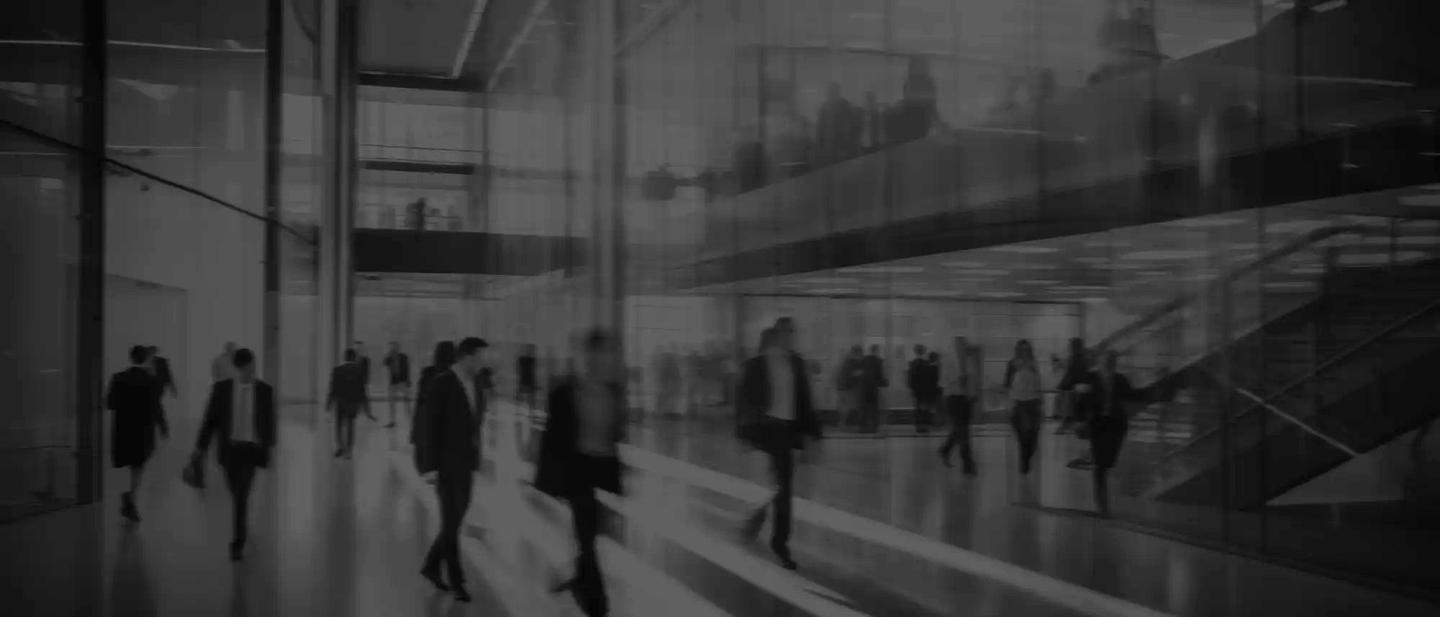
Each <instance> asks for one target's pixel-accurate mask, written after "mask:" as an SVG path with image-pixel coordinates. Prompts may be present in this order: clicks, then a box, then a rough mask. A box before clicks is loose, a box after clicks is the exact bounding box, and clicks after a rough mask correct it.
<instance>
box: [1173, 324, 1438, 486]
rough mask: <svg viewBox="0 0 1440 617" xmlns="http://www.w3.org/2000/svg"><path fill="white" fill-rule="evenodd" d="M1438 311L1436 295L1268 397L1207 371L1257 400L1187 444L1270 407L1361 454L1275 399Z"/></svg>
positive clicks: (1353, 453) (1342, 448)
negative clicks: (1287, 410) (1279, 404)
mask: <svg viewBox="0 0 1440 617" xmlns="http://www.w3.org/2000/svg"><path fill="white" fill-rule="evenodd" d="M1437 311H1440V299H1436V300H1434V301H1431V302H1430V303H1429V304H1427V305H1425V307H1424V308H1422V309H1420V310H1417V311H1415V312H1413V313H1410V314H1409V315H1406V316H1405V317H1402V318H1400V319H1398V320H1396V321H1395V322H1393V323H1391V324H1390V325H1388V326H1385V327H1384V328H1381V329H1380V330H1378V331H1376V332H1375V333H1373V334H1371V335H1369V336H1367V337H1365V339H1363V340H1361V341H1359V342H1357V343H1355V344H1353V345H1350V346H1349V347H1346V348H1345V349H1344V350H1342V351H1340V352H1339V353H1337V354H1335V355H1333V356H1331V357H1330V358H1329V359H1327V360H1326V361H1324V362H1322V363H1320V364H1319V365H1317V366H1316V367H1315V368H1314V369H1312V370H1311V371H1309V372H1307V373H1306V374H1305V375H1304V376H1302V377H1299V378H1297V379H1294V380H1292V381H1291V382H1290V383H1287V384H1285V385H1284V386H1283V387H1281V388H1279V389H1278V390H1276V391H1275V392H1273V393H1272V394H1270V395H1269V396H1268V397H1261V396H1259V395H1256V394H1254V393H1253V392H1250V391H1249V390H1246V389H1245V388H1241V387H1239V386H1235V385H1233V384H1231V383H1230V382H1229V380H1228V379H1225V378H1224V377H1222V376H1220V375H1215V374H1214V373H1213V372H1210V371H1206V374H1207V375H1209V376H1210V377H1212V378H1214V379H1216V380H1217V381H1219V382H1220V383H1221V384H1222V385H1224V386H1226V387H1228V388H1230V389H1232V390H1234V391H1236V392H1237V393H1239V394H1240V395H1241V396H1244V397H1245V398H1248V399H1250V400H1251V401H1253V402H1254V403H1255V404H1254V405H1251V406H1249V407H1246V408H1245V409H1244V410H1243V411H1241V412H1240V413H1238V414H1235V416H1233V417H1232V418H1230V419H1229V420H1228V421H1226V422H1221V423H1220V424H1219V425H1217V426H1214V427H1211V428H1210V429H1208V430H1206V431H1203V432H1201V433H1200V434H1198V435H1195V436H1194V437H1192V438H1191V439H1190V441H1189V443H1188V444H1186V445H1187V446H1188V445H1189V444H1194V443H1198V442H1200V441H1202V440H1204V439H1207V438H1209V437H1210V436H1211V435H1214V434H1215V433H1217V432H1219V431H1220V430H1221V429H1222V428H1224V427H1225V426H1227V425H1229V424H1233V423H1235V422H1238V421H1239V420H1240V419H1241V418H1244V417H1245V416H1248V415H1250V414H1252V413H1254V412H1256V411H1257V410H1261V409H1264V410H1266V411H1270V412H1271V413H1274V414H1275V415H1276V416H1278V417H1280V418H1281V419H1283V420H1285V421H1287V422H1290V423H1292V424H1295V425H1296V426H1299V427H1300V429H1301V430H1304V431H1306V432H1308V433H1311V434H1312V435H1315V436H1316V437H1318V438H1319V439H1321V440H1322V441H1324V442H1326V443H1328V444H1330V445H1332V446H1335V448H1336V449H1338V450H1340V451H1341V452H1344V453H1346V454H1348V455H1350V456H1351V457H1355V456H1358V453H1357V452H1356V450H1355V449H1353V448H1351V447H1349V446H1347V445H1345V444H1344V443H1342V442H1340V441H1339V440H1338V439H1335V438H1334V437H1331V436H1329V435H1325V434H1324V433H1322V432H1320V431H1319V429H1316V428H1314V427H1313V426H1311V425H1310V424H1308V423H1306V422H1304V421H1303V420H1300V419H1299V418H1298V417H1296V416H1294V415H1293V414H1290V413H1287V412H1285V411H1283V410H1281V409H1280V408H1279V407H1276V406H1275V404H1274V403H1275V401H1277V400H1279V399H1280V398H1282V397H1284V396H1286V395H1288V394H1290V393H1291V392H1294V391H1295V390H1296V389H1298V388H1300V387H1301V386H1304V385H1305V384H1307V383H1310V382H1311V381H1313V380H1315V379H1318V378H1319V376H1320V375H1321V374H1323V373H1325V372H1326V371H1328V370H1329V369H1331V368H1334V367H1335V366H1337V365H1338V364H1340V363H1341V362H1344V361H1345V360H1348V359H1349V358H1351V357H1353V356H1354V355H1355V354H1358V353H1360V352H1363V351H1366V350H1368V349H1369V348H1371V347H1372V346H1374V345H1376V344H1378V343H1380V342H1381V341H1383V340H1386V339H1387V338H1389V337H1390V336H1391V335H1393V334H1395V333H1396V332H1399V331H1400V330H1403V329H1405V328H1407V327H1409V326H1411V325H1413V324H1415V322H1417V321H1419V320H1421V319H1424V318H1425V317H1427V316H1429V315H1430V314H1431V313H1435V312H1437ZM1185 448H1186V446H1181V447H1179V448H1176V449H1175V450H1172V451H1170V452H1168V453H1166V454H1164V455H1162V456H1161V457H1160V462H1162V463H1163V462H1164V461H1166V460H1169V459H1171V458H1173V457H1174V456H1176V455H1177V454H1179V453H1180V452H1183V451H1184V450H1185Z"/></svg>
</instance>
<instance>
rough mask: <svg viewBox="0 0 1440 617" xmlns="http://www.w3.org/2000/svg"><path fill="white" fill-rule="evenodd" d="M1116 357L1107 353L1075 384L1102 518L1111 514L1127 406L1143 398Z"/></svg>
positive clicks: (1127, 422) (1110, 352)
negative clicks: (1113, 470) (1112, 482)
mask: <svg viewBox="0 0 1440 617" xmlns="http://www.w3.org/2000/svg"><path fill="white" fill-rule="evenodd" d="M1118 362H1119V356H1118V355H1117V354H1116V353H1115V352H1114V351H1106V352H1105V353H1104V354H1102V356H1101V361H1100V367H1099V369H1098V370H1096V371H1094V372H1091V373H1089V374H1088V375H1086V376H1085V377H1083V378H1081V379H1080V380H1078V383H1076V384H1075V392H1076V393H1078V394H1079V395H1080V401H1079V404H1080V421H1081V422H1083V425H1082V428H1081V429H1080V434H1081V437H1084V438H1087V439H1089V440H1090V457H1091V459H1093V460H1094V462H1095V467H1094V470H1093V473H1094V478H1095V507H1096V509H1097V510H1099V512H1100V513H1101V514H1102V515H1105V516H1109V515H1110V482H1109V474H1110V469H1111V468H1112V467H1114V466H1115V461H1116V460H1117V459H1119V457H1120V447H1121V446H1122V445H1124V443H1125V434H1126V432H1127V431H1129V429H1130V414H1129V412H1128V411H1127V409H1126V407H1127V405H1129V404H1131V403H1138V402H1141V401H1143V400H1144V399H1145V395H1144V393H1143V391H1141V390H1139V389H1136V388H1135V387H1134V386H1133V385H1131V383H1130V380H1129V379H1127V378H1126V377H1125V376H1124V375H1121V374H1120V373H1119V372H1117V371H1116V365H1117V364H1118Z"/></svg>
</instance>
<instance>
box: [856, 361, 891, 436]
mask: <svg viewBox="0 0 1440 617" xmlns="http://www.w3.org/2000/svg"><path fill="white" fill-rule="evenodd" d="M860 369H861V377H860V425H861V427H862V428H861V429H860V430H861V431H863V432H866V433H877V432H879V431H880V389H881V388H884V387H886V386H888V385H890V383H889V382H890V380H889V379H887V378H886V377H885V361H884V360H883V359H881V358H880V346H879V345H871V346H870V353H869V354H867V355H866V356H865V357H864V358H861V359H860Z"/></svg>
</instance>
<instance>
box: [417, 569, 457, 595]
mask: <svg viewBox="0 0 1440 617" xmlns="http://www.w3.org/2000/svg"><path fill="white" fill-rule="evenodd" d="M420 576H422V577H425V580H427V581H430V584H431V585H434V586H435V589H438V590H440V591H450V586H449V585H446V584H445V581H443V580H440V573H439V572H431V571H429V570H421V571H420Z"/></svg>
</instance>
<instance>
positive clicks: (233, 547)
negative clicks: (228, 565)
mask: <svg viewBox="0 0 1440 617" xmlns="http://www.w3.org/2000/svg"><path fill="white" fill-rule="evenodd" d="M244 558H245V547H244V546H243V545H240V544H236V543H234V542H231V543H230V561H240V560H241V559H244Z"/></svg>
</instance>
